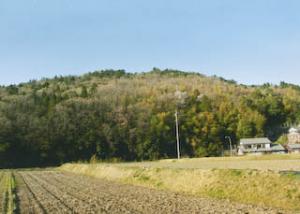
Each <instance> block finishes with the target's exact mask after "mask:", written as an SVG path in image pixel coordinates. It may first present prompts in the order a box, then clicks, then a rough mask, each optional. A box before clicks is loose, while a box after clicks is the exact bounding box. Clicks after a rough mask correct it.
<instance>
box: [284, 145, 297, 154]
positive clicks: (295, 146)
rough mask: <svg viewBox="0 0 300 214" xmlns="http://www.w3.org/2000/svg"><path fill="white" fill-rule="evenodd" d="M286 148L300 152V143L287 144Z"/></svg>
mask: <svg viewBox="0 0 300 214" xmlns="http://www.w3.org/2000/svg"><path fill="white" fill-rule="evenodd" d="M286 148H287V150H288V153H300V144H299V143H295V144H287V145H286Z"/></svg>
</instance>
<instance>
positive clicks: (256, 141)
mask: <svg viewBox="0 0 300 214" xmlns="http://www.w3.org/2000/svg"><path fill="white" fill-rule="evenodd" d="M268 143H271V141H270V140H269V139H268V138H243V139H241V140H240V144H242V145H251V144H268Z"/></svg>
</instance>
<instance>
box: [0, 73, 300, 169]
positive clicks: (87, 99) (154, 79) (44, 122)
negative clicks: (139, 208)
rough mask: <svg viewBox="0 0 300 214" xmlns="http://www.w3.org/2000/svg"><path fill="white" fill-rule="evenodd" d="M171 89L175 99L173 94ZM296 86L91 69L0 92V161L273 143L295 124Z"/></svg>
mask: <svg viewBox="0 0 300 214" xmlns="http://www.w3.org/2000/svg"><path fill="white" fill-rule="evenodd" d="M176 90H179V91H181V92H182V93H181V95H182V96H181V99H180V100H179V97H178V96H177V95H178V94H179V93H176V95H175V92H176ZM299 106H300V87H299V86H296V85H290V84H287V83H281V84H280V85H279V86H274V85H270V84H265V85H263V86H244V85H239V84H237V83H236V82H234V81H227V80H225V79H222V78H218V77H206V76H204V75H201V74H197V73H185V72H181V71H174V70H165V71H161V70H159V69H153V71H151V72H148V73H138V74H132V73H126V72H125V71H123V70H118V71H113V70H106V71H96V72H93V73H88V74H86V75H83V76H79V77H77V76H66V77H55V78H53V79H43V80H40V81H30V82H29V83H24V84H19V85H11V86H6V87H4V86H2V87H1V88H0V167H26V166H46V165H57V164H60V163H63V162H69V161H78V160H89V159H90V158H91V157H92V156H93V155H95V156H96V157H97V158H99V159H114V158H118V159H122V160H148V159H158V158H167V157H175V156H176V144H175V142H176V138H175V119H174V112H175V109H176V107H178V108H179V123H180V140H181V149H182V155H184V156H190V157H201V156H217V155H220V154H221V152H222V150H223V148H225V147H226V146H227V143H225V140H224V136H226V135H229V136H231V137H232V139H233V141H234V143H236V142H238V139H239V138H241V137H254V136H268V137H270V138H271V139H273V140H276V139H277V138H278V137H279V136H280V135H282V134H283V133H284V132H285V131H286V128H287V127H288V126H289V125H291V124H297V123H298V122H299V120H300V108H299Z"/></svg>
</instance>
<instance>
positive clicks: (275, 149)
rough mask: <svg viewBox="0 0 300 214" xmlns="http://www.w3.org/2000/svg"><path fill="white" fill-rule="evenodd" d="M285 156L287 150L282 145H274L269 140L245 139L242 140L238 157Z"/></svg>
mask: <svg viewBox="0 0 300 214" xmlns="http://www.w3.org/2000/svg"><path fill="white" fill-rule="evenodd" d="M271 153H277V154H283V153H285V148H284V147H283V146H282V145H280V144H275V143H272V142H271V141H270V140H269V139H268V138H244V139H241V140H240V146H239V150H238V155H246V154H252V155H262V154H271Z"/></svg>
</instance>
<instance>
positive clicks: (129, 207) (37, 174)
mask: <svg viewBox="0 0 300 214" xmlns="http://www.w3.org/2000/svg"><path fill="white" fill-rule="evenodd" d="M14 175H15V178H16V181H17V187H18V188H17V198H18V207H19V212H20V213H26V214H27V213H147V214H148V213H150V214H151V213H155V214H158V213H164V214H165V213H203V214H206V213H230V214H231V213H255V214H256V213H264V214H265V213H285V212H282V211H279V210H274V209H269V208H263V207H257V206H252V205H245V204H237V203H232V202H229V201H221V200H214V199H203V198H196V197H189V196H183V195H178V194H176V193H171V192H165V191H158V190H153V189H149V188H144V187H138V186H132V185H124V184H118V183H114V182H109V181H104V180H99V179H95V178H90V177H87V176H81V175H74V174H71V173H66V172H59V171H18V172H14Z"/></svg>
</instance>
